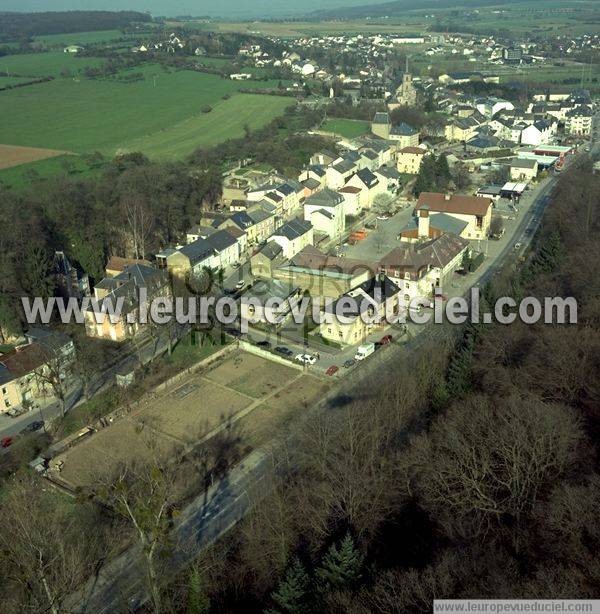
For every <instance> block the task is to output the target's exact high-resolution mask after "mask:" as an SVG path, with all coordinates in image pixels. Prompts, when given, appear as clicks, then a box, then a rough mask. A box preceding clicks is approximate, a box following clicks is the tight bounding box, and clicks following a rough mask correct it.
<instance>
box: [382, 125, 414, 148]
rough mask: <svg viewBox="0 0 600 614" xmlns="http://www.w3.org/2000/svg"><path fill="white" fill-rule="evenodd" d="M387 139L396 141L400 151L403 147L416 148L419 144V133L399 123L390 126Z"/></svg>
mask: <svg viewBox="0 0 600 614" xmlns="http://www.w3.org/2000/svg"><path fill="white" fill-rule="evenodd" d="M389 139H390V140H391V141H396V142H397V144H398V147H399V148H400V149H402V148H404V147H417V145H418V144H419V131H418V130H417V129H416V128H413V127H412V126H409V125H408V124H406V123H404V122H401V123H400V124H397V125H395V126H392V129H391V130H390V136H389Z"/></svg>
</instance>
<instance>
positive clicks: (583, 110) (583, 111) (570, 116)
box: [565, 106, 594, 136]
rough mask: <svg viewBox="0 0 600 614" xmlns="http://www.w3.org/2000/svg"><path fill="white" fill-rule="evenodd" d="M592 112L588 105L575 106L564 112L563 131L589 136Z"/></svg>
mask: <svg viewBox="0 0 600 614" xmlns="http://www.w3.org/2000/svg"><path fill="white" fill-rule="evenodd" d="M593 118H594V114H593V113H592V110H591V109H590V107H588V106H581V107H577V108H575V109H573V110H571V111H569V112H568V113H567V114H566V117H565V131H566V132H567V133H568V134H575V135H577V136H589V135H590V133H591V132H592V124H593Z"/></svg>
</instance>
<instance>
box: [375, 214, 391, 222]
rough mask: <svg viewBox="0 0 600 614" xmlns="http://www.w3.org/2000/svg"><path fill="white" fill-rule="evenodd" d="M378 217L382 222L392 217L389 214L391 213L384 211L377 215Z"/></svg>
mask: <svg viewBox="0 0 600 614" xmlns="http://www.w3.org/2000/svg"><path fill="white" fill-rule="evenodd" d="M377 219H378V220H381V221H382V222H384V221H385V220H389V219H390V216H389V215H387V213H382V214H381V215H378V216H377Z"/></svg>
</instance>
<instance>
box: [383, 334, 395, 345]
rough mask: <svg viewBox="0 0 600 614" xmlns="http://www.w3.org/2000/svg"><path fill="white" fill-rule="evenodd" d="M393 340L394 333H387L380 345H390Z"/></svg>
mask: <svg viewBox="0 0 600 614" xmlns="http://www.w3.org/2000/svg"><path fill="white" fill-rule="evenodd" d="M393 340H394V338H393V337H392V335H385V337H382V338H381V339H380V340H379V345H389V344H390V343H391V342H392V341H393Z"/></svg>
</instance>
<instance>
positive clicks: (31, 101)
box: [0, 65, 293, 155]
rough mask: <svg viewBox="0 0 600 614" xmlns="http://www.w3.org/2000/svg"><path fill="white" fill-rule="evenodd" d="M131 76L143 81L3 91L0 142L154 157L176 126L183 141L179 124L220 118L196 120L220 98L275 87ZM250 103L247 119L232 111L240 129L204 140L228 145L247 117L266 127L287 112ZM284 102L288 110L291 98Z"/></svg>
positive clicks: (149, 71)
mask: <svg viewBox="0 0 600 614" xmlns="http://www.w3.org/2000/svg"><path fill="white" fill-rule="evenodd" d="M136 71H138V72H143V74H144V76H145V79H144V80H142V81H136V82H132V83H119V82H117V81H114V80H89V79H81V80H79V81H74V80H73V79H56V80H54V81H50V82H47V83H40V84H36V85H32V86H30V87H25V88H19V89H14V90H6V91H3V92H0V116H2V118H3V119H4V118H6V121H3V122H2V123H1V124H0V143H3V144H7V145H25V146H31V147H47V148H51V149H61V150H66V151H73V152H79V153H81V152H90V151H96V150H97V151H101V152H102V153H105V154H108V155H114V154H115V152H116V150H117V149H118V148H119V146H127V144H128V143H131V142H133V141H136V140H141V141H144V142H148V143H149V144H150V145H151V147H152V150H153V151H156V152H157V153H158V150H157V149H156V147H157V146H158V145H157V143H159V142H160V141H161V140H162V139H163V138H165V142H170V138H169V135H168V133H169V131H170V130H171V129H172V128H173V127H177V130H176V131H177V133H178V134H180V135H181V136H182V137H183V136H184V135H183V130H181V128H180V127H179V124H181V123H182V122H185V121H186V120H190V119H192V118H197V119H198V121H200V120H202V121H201V122H200V125H201V126H203V127H204V128H205V127H206V125H207V122H208V123H212V120H213V119H215V118H217V119H218V116H217V114H215V116H213V117H211V118H210V120H209V118H208V116H207V117H206V118H200V117H199V116H200V112H201V109H202V107H204V106H205V105H210V106H215V105H217V104H218V103H219V102H220V101H221V100H222V98H223V96H224V95H225V94H228V95H232V94H235V93H236V92H237V91H239V89H240V88H244V89H256V88H269V87H270V88H274V87H276V86H277V82H269V81H261V82H258V81H244V82H243V84H241V83H240V82H235V81H231V80H229V79H222V78H221V77H219V76H218V75H210V74H206V73H198V72H191V71H177V72H165V71H163V70H162V69H161V68H160V67H158V66H151V65H150V66H145V67H144V68H143V69H140V68H137V69H136ZM252 100H253V101H254V103H253V104H252V105H250V106H249V108H250V110H251V113H249V112H247V111H246V109H242V108H237V109H236V110H235V113H236V114H237V116H238V117H243V118H245V119H244V120H243V121H242V122H241V123H240V121H241V120H240V121H236V120H237V118H236V117H232V116H229V117H227V118H226V122H228V123H230V124H231V130H229V131H227V130H225V129H222V128H219V130H213V131H209V135H208V141H209V142H216V140H215V139H216V136H215V135H216V134H217V133H221V134H222V135H223V136H224V137H225V138H228V137H229V136H232V135H238V134H239V126H240V125H241V126H243V124H244V123H250V124H251V123H252V121H253V120H252V117H251V115H252V114H254V113H256V114H257V117H258V118H260V120H261V121H263V120H265V119H266V118H267V117H269V118H273V117H275V116H276V115H277V114H278V113H279V112H281V110H282V109H283V107H284V106H285V105H284V104H283V101H281V100H278V99H277V98H275V100H277V102H275V100H271V97H268V96H265V97H264V98H261V99H260V100H258V99H256V100H255V99H254V98H253V99H252ZM286 101H287V103H288V104H293V102H292V101H291V100H290V99H286ZM259 103H260V104H259ZM261 107H263V108H264V110H262V109H261ZM215 112H217V113H218V111H217V109H215ZM209 115H212V114H209ZM246 116H248V117H246ZM192 123H193V125H196V124H195V123H194V122H192ZM194 138H195V137H194ZM168 148H169V150H173V144H171V143H169V145H168Z"/></svg>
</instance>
